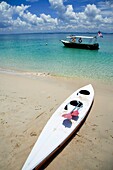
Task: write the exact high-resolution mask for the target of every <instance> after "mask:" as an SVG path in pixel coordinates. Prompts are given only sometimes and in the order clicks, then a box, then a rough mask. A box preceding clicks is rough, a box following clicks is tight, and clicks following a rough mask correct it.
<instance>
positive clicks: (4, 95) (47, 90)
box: [0, 74, 113, 170]
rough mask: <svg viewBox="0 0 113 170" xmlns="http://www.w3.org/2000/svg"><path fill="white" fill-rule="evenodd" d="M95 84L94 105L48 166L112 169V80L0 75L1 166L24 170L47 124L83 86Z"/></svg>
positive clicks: (74, 169)
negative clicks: (67, 99)
mask: <svg viewBox="0 0 113 170" xmlns="http://www.w3.org/2000/svg"><path fill="white" fill-rule="evenodd" d="M90 83H91V84H92V85H93V87H94V90H95V98H94V103H93V106H92V109H91V111H90V113H89V115H88V117H87V119H86V121H85V123H84V124H83V126H82V127H81V128H80V130H79V131H78V132H77V134H76V135H75V136H74V137H73V138H72V139H71V140H70V142H69V143H68V144H67V145H66V146H65V147H64V148H63V149H62V151H61V152H60V153H59V154H58V155H57V156H56V157H55V158H54V159H53V160H52V161H51V162H50V163H49V165H48V166H47V167H46V170H83V169H84V170H112V169H113V83H109V82H106V83H103V82H99V81H94V80H89V79H82V78H81V79H78V78H75V79H71V78H61V77H59V78H58V77H52V76H38V77H37V78H36V79H32V78H29V77H25V76H19V75H18V76H17V75H11V74H0V169H1V170H6V169H7V170H20V169H21V168H22V166H23V164H24V162H25V160H26V158H27V157H28V155H29V153H30V151H31V149H32V147H33V145H34V143H35V142H36V140H37V138H38V136H39V134H40V132H41V131H42V129H43V127H44V125H45V124H46V122H47V121H48V119H49V118H50V117H51V115H52V114H53V113H54V111H55V110H56V109H57V108H58V107H59V105H60V104H61V103H62V102H63V101H64V100H65V99H66V98H67V97H68V96H69V95H71V94H72V93H73V92H74V91H75V90H77V89H78V88H80V87H82V86H84V85H87V84H90Z"/></svg>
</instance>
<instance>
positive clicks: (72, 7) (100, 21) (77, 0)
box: [0, 0, 113, 34]
mask: <svg viewBox="0 0 113 170" xmlns="http://www.w3.org/2000/svg"><path fill="white" fill-rule="evenodd" d="M98 30H101V31H102V32H113V0H6V1H0V33H1V34H4V33H28V32H56V31H57V32H65V31H70V32H71V31H74V32H87V31H88V32H97V31H98Z"/></svg>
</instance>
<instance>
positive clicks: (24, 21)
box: [0, 1, 57, 31]
mask: <svg viewBox="0 0 113 170" xmlns="http://www.w3.org/2000/svg"><path fill="white" fill-rule="evenodd" d="M29 7H30V6H29V5H23V4H21V5H20V6H11V5H9V4H7V3H6V2H4V1H3V2H1V3H0V13H1V16H0V30H1V31H3V30H4V31H5V29H6V28H7V31H8V30H17V31H19V30H23V31H27V30H35V31H40V30H45V29H48V30H50V29H53V28H55V26H56V25H57V18H52V17H51V16H50V15H45V14H40V16H39V17H38V16H37V15H36V14H32V13H31V12H29V11H28V9H29ZM51 25H52V26H51ZM45 26H46V27H45Z"/></svg>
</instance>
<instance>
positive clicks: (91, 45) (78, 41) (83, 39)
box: [61, 35, 99, 50]
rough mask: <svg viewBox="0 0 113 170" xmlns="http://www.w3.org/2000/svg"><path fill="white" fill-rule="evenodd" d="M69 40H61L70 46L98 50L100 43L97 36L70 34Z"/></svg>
mask: <svg viewBox="0 0 113 170" xmlns="http://www.w3.org/2000/svg"><path fill="white" fill-rule="evenodd" d="M67 38H68V39H69V40H61V42H62V43H63V44H64V45H65V46H66V47H69V48H79V49H88V50H98V49H99V44H98V43H97V37H96V36H94V37H91V36H74V35H71V36H68V37H67Z"/></svg>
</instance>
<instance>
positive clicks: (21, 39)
mask: <svg viewBox="0 0 113 170" xmlns="http://www.w3.org/2000/svg"><path fill="white" fill-rule="evenodd" d="M68 35H69V34H65V33H60V34H58V33H55V34H50V33H48V34H16V35H0V71H1V72H4V71H5V72H12V73H14V72H15V73H17V72H29V73H30V72H31V73H39V72H42V73H50V74H52V75H57V76H66V77H86V78H92V79H103V80H112V81H113V34H104V35H103V36H104V37H103V38H98V41H99V45H100V49H99V50H94V51H92V50H83V49H71V48H66V47H64V46H63V44H62V43H61V41H60V40H61V39H65V37H66V36H68ZM79 35H80V34H79ZM85 35H88V34H85ZM90 35H91V34H90ZM88 36H89V35H88ZM91 36H92V35H91ZM93 36H95V35H94V34H93Z"/></svg>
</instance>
